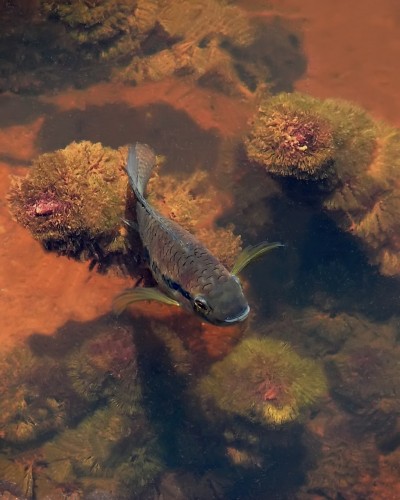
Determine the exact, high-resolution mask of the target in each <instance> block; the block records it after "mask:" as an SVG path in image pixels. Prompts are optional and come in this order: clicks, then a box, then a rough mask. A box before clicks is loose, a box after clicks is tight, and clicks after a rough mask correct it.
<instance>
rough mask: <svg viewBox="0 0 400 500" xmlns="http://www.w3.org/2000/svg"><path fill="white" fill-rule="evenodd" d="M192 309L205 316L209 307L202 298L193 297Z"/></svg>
mask: <svg viewBox="0 0 400 500" xmlns="http://www.w3.org/2000/svg"><path fill="white" fill-rule="evenodd" d="M193 309H194V310H195V311H197V312H199V313H203V314H205V313H208V312H209V310H210V307H209V306H208V304H207V302H206V301H205V299H203V297H195V299H194V300H193Z"/></svg>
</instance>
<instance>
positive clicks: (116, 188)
mask: <svg viewBox="0 0 400 500" xmlns="http://www.w3.org/2000/svg"><path fill="white" fill-rule="evenodd" d="M125 156H126V151H125V150H124V149H120V150H118V151H115V150H113V149H111V148H106V147H103V146H102V145H101V144H100V143H96V144H93V143H91V142H88V141H84V142H80V143H75V142H73V143H72V144H70V145H69V146H67V147H66V148H65V149H60V150H58V151H55V152H54V153H45V154H42V155H41V156H39V157H38V158H37V159H36V160H35V161H34V164H33V167H32V169H31V170H30V172H29V174H28V175H27V176H26V177H25V178H22V179H21V178H14V179H13V182H12V186H11V189H10V193H9V204H10V209H11V212H12V214H13V216H14V217H15V218H16V220H17V221H18V222H19V223H20V224H22V225H23V226H24V227H26V228H28V229H29V230H30V232H31V233H32V235H33V236H34V238H35V239H37V240H39V241H40V242H41V243H42V245H43V246H44V247H45V248H46V249H48V250H55V251H57V252H58V253H60V254H64V255H68V256H70V257H75V258H81V259H85V258H89V259H96V260H100V261H101V260H103V259H105V258H106V257H107V256H109V255H110V254H122V255H124V254H126V253H127V252H128V250H129V243H128V240H127V238H126V237H125V235H126V230H125V228H124V227H123V222H122V220H121V218H122V217H123V216H124V215H125V210H126V205H127V200H126V198H127V178H126V176H125V174H124V170H123V169H124V166H125Z"/></svg>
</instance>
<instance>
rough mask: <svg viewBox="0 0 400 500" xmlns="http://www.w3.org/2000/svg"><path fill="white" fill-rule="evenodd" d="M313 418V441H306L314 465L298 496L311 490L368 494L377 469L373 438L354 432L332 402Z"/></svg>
mask: <svg viewBox="0 0 400 500" xmlns="http://www.w3.org/2000/svg"><path fill="white" fill-rule="evenodd" d="M316 420H317V421H316V422H314V423H311V430H312V431H313V433H314V439H315V441H314V444H313V445H312V444H311V442H310V445H311V447H312V449H313V450H315V453H316V456H315V467H313V468H311V469H310V470H309V471H308V473H307V479H306V481H305V484H304V485H303V486H302V487H301V488H300V491H299V492H298V498H301V499H303V498H304V499H306V498H310V495H311V496H312V495H313V494H318V496H322V497H323V496H325V497H328V498H329V497H332V496H337V495H340V496H342V497H343V498H368V497H369V496H370V495H369V494H370V491H371V482H374V479H375V477H376V475H377V474H378V470H379V464H378V456H377V453H376V449H375V445H374V440H373V439H372V437H371V436H366V435H361V436H360V435H359V434H358V433H357V432H355V429H354V427H353V426H352V425H351V421H350V420H349V419H348V418H347V417H346V416H344V415H343V414H342V413H340V412H339V411H338V409H337V408H336V407H335V406H334V405H329V407H327V408H326V409H324V411H323V412H322V413H321V414H320V415H318V417H317V419H316ZM317 443H319V447H318V446H317ZM318 448H319V451H317V450H318Z"/></svg>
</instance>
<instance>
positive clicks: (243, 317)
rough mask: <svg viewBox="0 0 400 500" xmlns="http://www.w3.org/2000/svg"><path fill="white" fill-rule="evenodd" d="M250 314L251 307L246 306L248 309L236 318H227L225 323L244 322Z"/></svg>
mask: <svg viewBox="0 0 400 500" xmlns="http://www.w3.org/2000/svg"><path fill="white" fill-rule="evenodd" d="M249 312H250V306H246V308H245V309H244V310H243V311H242V312H241V313H240V314H238V315H237V316H234V317H233V318H225V319H224V323H228V324H230V323H239V322H240V321H244V320H245V319H246V318H247V316H248V315H249Z"/></svg>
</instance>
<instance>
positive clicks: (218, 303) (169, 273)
mask: <svg viewBox="0 0 400 500" xmlns="http://www.w3.org/2000/svg"><path fill="white" fill-rule="evenodd" d="M155 164H156V156H155V154H154V152H153V150H152V149H151V148H150V147H149V146H147V145H146V144H140V143H137V144H136V145H134V146H131V147H130V149H129V155H128V163H127V173H128V176H129V180H130V184H131V187H132V189H133V191H134V193H135V195H136V198H137V204H136V213H137V226H138V227H137V229H138V231H139V234H140V237H141V240H142V243H143V247H144V251H145V254H146V258H147V259H148V264H149V267H150V270H151V272H152V274H153V276H154V279H155V280H156V282H157V284H158V287H159V289H160V291H162V292H163V293H164V294H165V295H166V296H167V297H169V298H171V299H173V300H174V301H176V303H178V304H179V305H180V306H182V307H183V308H185V309H186V310H189V311H192V312H194V313H196V314H198V315H199V316H201V317H202V318H203V319H205V320H206V321H208V322H210V323H213V324H217V325H232V324H233V323H236V322H239V321H243V320H245V319H246V318H247V316H248V314H249V311H250V307H249V305H248V303H247V300H246V298H245V296H244V294H243V290H242V286H241V284H240V281H239V279H238V278H237V276H236V275H235V274H232V273H231V272H229V271H228V269H226V267H225V266H224V265H223V264H222V263H221V262H220V261H219V260H218V259H217V258H216V257H215V256H214V255H212V253H211V252H210V251H209V250H208V249H207V248H206V247H205V246H204V245H203V244H202V243H201V242H200V241H198V240H197V239H196V238H195V237H194V236H193V235H192V234H191V233H189V232H188V231H186V230H185V229H184V228H183V227H181V226H180V225H179V224H177V223H176V222H175V221H172V220H170V219H168V218H166V217H164V216H162V215H161V214H160V213H159V212H158V211H157V210H155V209H154V208H153V207H152V206H151V205H150V204H149V203H148V202H147V200H146V199H145V197H144V191H145V188H146V185H147V182H148V180H149V178H150V175H151V173H152V171H153V168H154V166H155ZM155 298H156V297H155ZM138 300H139V299H138ZM133 301H134V300H131V302H133Z"/></svg>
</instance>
